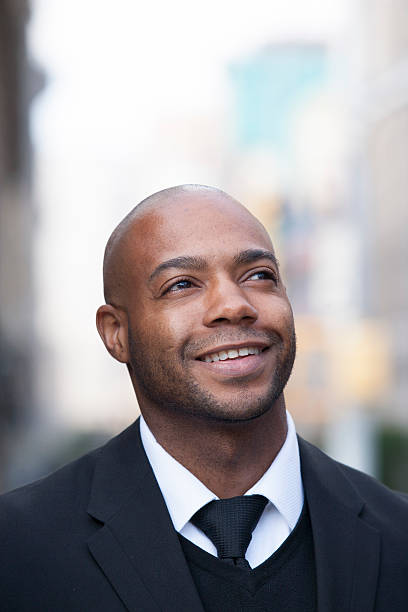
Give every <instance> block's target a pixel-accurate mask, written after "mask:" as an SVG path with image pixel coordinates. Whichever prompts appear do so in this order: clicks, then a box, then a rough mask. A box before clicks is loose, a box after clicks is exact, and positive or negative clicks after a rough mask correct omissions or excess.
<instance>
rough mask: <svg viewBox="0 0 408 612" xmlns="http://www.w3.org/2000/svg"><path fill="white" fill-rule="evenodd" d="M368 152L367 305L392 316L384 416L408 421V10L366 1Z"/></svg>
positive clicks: (398, 2) (397, 1)
mask: <svg viewBox="0 0 408 612" xmlns="http://www.w3.org/2000/svg"><path fill="white" fill-rule="evenodd" d="M361 22H362V32H363V33H364V43H365V57H364V60H365V61H364V67H365V74H364V88H363V96H362V103H363V106H364V109H365V111H364V115H365V141H364V145H365V146H364V156H365V158H366V160H367V167H366V183H367V185H368V190H367V215H366V220H367V232H368V244H367V258H368V261H369V263H370V265H369V266H367V270H368V284H367V293H366V308H367V310H368V311H369V312H370V313H371V314H372V315H374V316H376V317H381V318H382V319H383V320H384V322H386V324H387V327H388V329H389V332H390V338H391V346H392V351H391V354H392V372H393V379H392V384H391V386H390V389H389V391H388V399H387V403H386V405H385V406H384V412H383V417H384V419H385V420H387V421H388V422H390V423H394V424H403V425H404V426H405V427H407V426H408V410H407V398H408V273H407V264H408V204H407V193H408V10H407V3H406V2H405V1H404V0H393V1H392V2H387V1H386V0H374V1H367V0H364V1H363V2H362V13H361Z"/></svg>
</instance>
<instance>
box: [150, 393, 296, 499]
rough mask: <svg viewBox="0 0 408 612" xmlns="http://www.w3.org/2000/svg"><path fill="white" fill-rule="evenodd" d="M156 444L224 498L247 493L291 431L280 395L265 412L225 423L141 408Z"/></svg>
mask: <svg viewBox="0 0 408 612" xmlns="http://www.w3.org/2000/svg"><path fill="white" fill-rule="evenodd" d="M141 408H142V414H143V417H144V419H145V420H146V423H147V425H148V426H149V428H150V430H151V431H152V433H153V435H154V437H155V438H156V440H157V442H158V443H159V444H160V445H161V446H162V447H163V448H164V449H165V450H166V451H167V452H168V453H169V454H170V455H172V457H174V458H175V459H176V460H177V461H178V462H179V463H181V464H182V465H184V467H186V468H187V469H188V470H189V471H190V472H191V473H192V474H194V475H195V476H196V477H197V478H198V479H199V480H200V481H201V482H202V483H203V484H205V486H206V487H207V488H208V489H210V490H211V491H213V492H214V493H215V494H216V495H217V496H218V497H220V498H228V497H235V496H236V495H243V494H244V493H245V492H246V491H248V489H250V488H251V487H252V486H253V485H254V484H255V483H256V482H257V481H258V480H259V479H260V478H261V477H262V475H263V474H264V473H265V472H266V470H267V469H268V468H269V466H270V465H271V463H272V462H273V460H274V459H275V457H276V455H277V454H278V452H279V450H280V449H281V447H282V445H283V443H284V441H285V439H286V434H287V421H286V411H285V401H284V398H283V395H281V396H280V397H279V398H278V400H277V401H276V402H275V404H274V405H273V406H271V408H270V409H269V410H268V411H267V412H266V413H265V414H263V415H262V416H260V417H258V418H255V419H253V420H250V421H244V422H233V423H225V422H218V421H214V420H210V419H205V418H198V417H194V416H190V415H188V416H186V415H185V414H183V415H180V414H176V413H172V414H171V418H169V414H168V413H167V414H165V413H163V412H162V411H157V410H154V409H151V407H148V406H144V407H143V406H142V405H141Z"/></svg>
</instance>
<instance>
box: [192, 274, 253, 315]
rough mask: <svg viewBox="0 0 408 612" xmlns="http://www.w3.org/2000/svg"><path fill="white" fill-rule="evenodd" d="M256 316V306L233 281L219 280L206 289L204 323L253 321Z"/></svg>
mask: <svg viewBox="0 0 408 612" xmlns="http://www.w3.org/2000/svg"><path fill="white" fill-rule="evenodd" d="M257 318H258V312H257V310H256V308H255V307H254V306H253V305H252V304H251V303H250V302H249V301H248V298H247V296H246V294H245V292H244V290H243V289H241V288H240V287H239V285H237V284H236V283H235V282H233V281H230V280H228V281H225V282H219V283H217V285H216V286H214V287H212V288H211V289H208V294H207V308H206V312H205V315H204V321H203V322H204V325H206V326H207V327H216V326H218V325H225V324H232V325H237V324H238V323H248V324H250V323H254V322H255V321H256V320H257Z"/></svg>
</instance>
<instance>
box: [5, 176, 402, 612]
mask: <svg viewBox="0 0 408 612" xmlns="http://www.w3.org/2000/svg"><path fill="white" fill-rule="evenodd" d="M104 287H105V298H106V304H105V305H103V306H101V307H100V308H99V310H98V313H97V326H98V330H99V333H100V335H101V337H102V340H103V342H104V343H105V346H106V348H107V349H108V351H109V352H110V353H111V355H112V356H113V357H114V358H115V359H117V360H119V361H121V362H123V363H125V364H126V365H127V368H128V370H129V374H130V377H131V381H132V384H133V387H134V389H135V393H136V396H137V399H138V402H139V406H140V409H141V413H142V417H141V418H140V420H138V421H136V423H134V424H133V425H131V426H130V427H129V428H128V429H127V430H126V431H124V432H123V433H122V434H120V435H119V436H118V437H116V438H114V439H113V440H111V441H110V442H109V443H108V444H107V445H105V446H104V447H102V448H100V449H97V450H96V451H94V452H92V453H90V454H88V455H86V456H85V457H83V458H81V459H79V460H77V461H75V462H74V463H72V464H70V465H68V466H66V467H64V468H62V469H61V470H59V471H58V472H56V473H55V474H53V475H51V476H49V477H47V478H45V479H43V480H41V481H39V482H37V483H34V484H32V485H29V486H27V487H23V488H22V489H20V490H17V491H14V492H11V493H9V494H7V495H5V496H3V497H2V499H1V502H0V521H1V522H0V529H1V532H0V533H1V535H0V568H1V570H0V573H1V579H0V581H1V584H0V593H1V596H0V601H1V606H0V607H1V609H2V610H7V611H11V610H18V611H25V610H39V611H48V610H49V611H61V610H81V611H87V612H88V611H94V610H95V611H101V610H107V611H109V612H114V611H116V610H117V611H119V610H131V611H136V610H140V611H143V612H150V611H152V612H153V611H156V612H157V611H159V610H162V611H168V612H179V611H188V612H195V611H197V612H198V611H201V612H202V611H203V610H209V611H220V612H224V611H226V612H228V611H236V610H242V611H243V610H245V611H246V610H259V611H260V610H268V611H275V610H279V611H281V610H282V611H285V612H288V611H289V612H291V611H295V610H296V611H299V612H308V611H315V610H319V612H346V611H347V612H352V611H354V612H371V611H373V612H374V611H375V612H390V611H392V612H399V611H401V612H402V611H404V610H408V585H407V580H406V578H407V576H408V529H407V525H408V522H407V519H408V501H407V499H406V497H404V496H403V495H402V494H397V493H394V492H392V491H390V490H388V489H387V488H386V487H384V486H382V485H381V484H379V483H377V482H376V481H375V480H373V479H371V478H370V477H368V476H366V475H364V474H362V473H360V472H357V471H355V470H353V469H351V468H348V467H345V466H343V465H341V464H338V463H336V462H334V461H333V460H331V459H329V458H328V457H327V456H325V455H324V454H323V453H321V452H320V451H319V450H317V449H316V448H314V447H313V446H311V445H309V444H308V443H307V442H305V441H303V440H301V439H299V442H298V440H297V438H296V435H295V432H294V426H293V422H292V420H291V418H290V415H289V414H287V413H286V409H285V401H284V396H283V390H284V387H285V384H286V382H287V380H288V378H289V375H290V372H291V369H292V365H293V361H294V357H295V332H294V324H293V317H292V310H291V307H290V304H289V301H288V298H287V295H286V292H285V288H284V285H283V283H282V280H281V277H280V273H279V268H278V263H277V260H276V256H275V253H274V251H273V247H272V244H271V242H270V239H269V236H268V234H267V233H266V231H265V229H264V228H263V227H262V225H261V224H260V223H259V222H258V221H257V220H256V219H255V218H254V217H253V216H252V215H251V214H250V213H249V212H248V211H247V210H246V209H245V208H244V207H243V206H241V205H240V204H239V203H237V202H236V201H235V200H234V199H233V198H231V197H230V196H228V195H227V194H225V193H223V192H221V191H219V190H216V189H213V188H208V187H202V186H181V187H176V188H171V189H167V190H164V191H162V192H159V193H157V194H155V195H153V196H151V197H150V198H148V199H147V200H145V201H144V202H142V203H141V204H139V206H137V207H136V208H135V209H134V210H133V211H131V212H130V213H129V215H128V216H127V217H126V218H125V219H124V220H123V221H122V222H121V223H120V224H119V226H118V227H117V228H116V230H115V231H114V232H113V234H112V236H111V238H110V240H109V242H108V245H107V248H106V252H105V261H104ZM118 409H120V407H118ZM345 443H346V441H345ZM217 557H218V558H217Z"/></svg>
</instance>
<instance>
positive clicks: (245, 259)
mask: <svg viewBox="0 0 408 612" xmlns="http://www.w3.org/2000/svg"><path fill="white" fill-rule="evenodd" d="M258 259H269V261H271V262H272V263H273V264H274V265H275V266H276V268H277V269H279V262H278V260H277V259H276V257H275V254H274V253H273V251H266V250H264V249H247V250H246V251H241V252H240V253H238V255H236V256H235V257H234V263H235V264H237V265H239V264H246V263H252V262H254V261H258Z"/></svg>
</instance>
